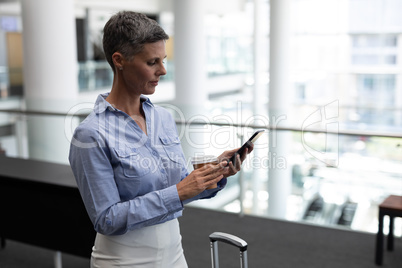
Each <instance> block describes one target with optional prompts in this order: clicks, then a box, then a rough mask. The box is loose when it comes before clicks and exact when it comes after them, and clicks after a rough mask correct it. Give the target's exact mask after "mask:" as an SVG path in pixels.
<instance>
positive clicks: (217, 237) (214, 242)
mask: <svg viewBox="0 0 402 268" xmlns="http://www.w3.org/2000/svg"><path fill="white" fill-rule="evenodd" d="M209 241H210V245H211V260H212V268H219V255H218V241H221V242H224V243H227V244H229V245H232V246H235V247H238V248H239V249H240V267H241V268H247V267H248V263H247V242H246V241H244V240H243V239H241V238H239V237H237V236H234V235H231V234H226V233H221V232H214V233H212V234H210V235H209Z"/></svg>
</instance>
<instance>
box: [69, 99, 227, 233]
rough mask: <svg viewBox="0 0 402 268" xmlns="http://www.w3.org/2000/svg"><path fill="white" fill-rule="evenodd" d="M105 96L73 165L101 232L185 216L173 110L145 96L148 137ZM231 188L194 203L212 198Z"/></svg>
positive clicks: (77, 138) (76, 146) (81, 129)
mask: <svg viewBox="0 0 402 268" xmlns="http://www.w3.org/2000/svg"><path fill="white" fill-rule="evenodd" d="M107 96H108V93H106V94H102V95H99V97H98V99H97V101H96V103H95V107H94V110H93V111H92V112H91V114H90V115H89V116H88V117H87V118H86V119H85V120H84V121H83V122H82V123H81V124H80V125H79V126H78V127H77V128H76V130H75V132H74V136H73V139H72V141H71V146H70V155H69V161H70V164H71V167H72V170H73V173H74V176H75V179H76V181H77V184H78V188H79V190H80V193H81V196H82V199H83V201H84V204H85V207H86V209H87V212H88V214H89V217H90V218H91V220H92V223H93V224H94V227H95V230H96V231H97V232H99V233H102V234H105V235H119V234H124V233H126V232H127V231H129V230H132V229H137V228H141V227H144V226H149V225H154V224H158V223H163V222H166V221H168V220H172V219H174V218H177V217H180V216H181V215H182V210H183V203H182V202H181V201H180V199H179V195H178V193H177V188H176V184H177V183H178V182H180V181H181V180H182V179H184V178H185V177H186V176H187V175H188V171H187V164H186V160H185V158H184V154H183V151H182V148H181V145H180V140H179V137H178V134H177V129H176V124H175V122H174V120H173V118H172V116H171V115H170V114H169V112H168V111H166V110H165V109H163V108H161V107H157V106H154V105H153V104H152V103H151V101H150V100H149V99H148V98H145V97H141V100H142V108H143V110H144V113H145V118H146V127H147V135H146V134H145V133H144V132H143V131H142V130H141V129H140V127H139V126H138V125H137V123H135V121H134V120H133V119H132V118H131V117H130V116H129V115H127V114H126V113H124V112H122V111H120V110H118V109H116V108H114V107H113V106H112V105H110V103H108V102H107V101H106V100H105V99H106V97H107ZM225 184H226V179H225V178H224V179H222V180H221V181H220V183H219V184H218V188H215V189H212V190H205V191H204V192H202V193H201V194H199V195H198V196H196V197H194V198H192V199H191V200H186V201H184V203H188V202H190V201H192V200H196V199H200V198H211V197H213V196H215V195H216V193H217V192H218V191H219V190H221V189H222V188H223V187H224V186H225Z"/></svg>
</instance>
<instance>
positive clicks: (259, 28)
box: [251, 0, 268, 215]
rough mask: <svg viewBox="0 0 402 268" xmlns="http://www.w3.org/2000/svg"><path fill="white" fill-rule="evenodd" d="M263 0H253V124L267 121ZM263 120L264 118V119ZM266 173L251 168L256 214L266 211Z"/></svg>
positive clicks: (261, 154)
mask: <svg viewBox="0 0 402 268" xmlns="http://www.w3.org/2000/svg"><path fill="white" fill-rule="evenodd" d="M264 2H265V1H264V0H254V23H253V24H254V25H253V27H254V31H253V35H254V36H253V38H254V40H253V41H254V45H253V48H254V51H253V63H254V64H253V69H254V70H253V71H254V88H253V114H254V118H255V119H256V122H255V124H263V125H268V122H267V123H266V124H265V123H264V122H262V121H261V118H266V119H267V120H266V121H268V117H267V110H266V108H265V106H264V105H265V103H264V97H265V96H266V94H267V85H266V84H264V79H263V78H264V71H266V70H264V61H266V60H267V59H265V58H264V57H261V55H264V50H265V49H267V48H266V47H264V46H263V44H264V42H263V41H264V38H265V36H264V33H265V31H264V29H265V27H268V26H267V25H264V24H265V23H266V24H268V20H267V19H265V18H266V16H267V14H264V13H263V12H264V11H265V10H266V9H265V8H264ZM264 121H265V120H264ZM264 156H266V149H265V150H262V149H260V150H258V148H257V146H256V150H254V158H257V159H264ZM266 177H267V174H266V169H264V168H259V167H255V168H253V176H252V182H251V187H252V192H253V207H252V212H253V214H254V215H257V214H262V212H264V213H266V211H264V209H265V208H263V209H260V207H259V198H258V196H259V194H258V193H259V191H262V190H265V189H263V187H262V184H263V180H264V179H266Z"/></svg>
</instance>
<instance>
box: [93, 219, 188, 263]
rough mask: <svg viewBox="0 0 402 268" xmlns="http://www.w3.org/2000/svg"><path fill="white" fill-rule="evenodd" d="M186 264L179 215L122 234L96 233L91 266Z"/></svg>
mask: <svg viewBox="0 0 402 268" xmlns="http://www.w3.org/2000/svg"><path fill="white" fill-rule="evenodd" d="M109 267H127V268H128V267H130V268H187V267H188V266H187V263H186V259H185V258H184V254H183V248H182V245H181V235H180V227H179V222H178V220H177V219H174V220H171V221H168V222H165V223H161V224H157V225H153V226H149V227H144V228H140V229H137V230H133V231H130V232H128V233H126V234H124V235H119V236H105V235H102V234H99V233H97V235H96V239H95V245H94V247H93V248H92V256H91V268H109Z"/></svg>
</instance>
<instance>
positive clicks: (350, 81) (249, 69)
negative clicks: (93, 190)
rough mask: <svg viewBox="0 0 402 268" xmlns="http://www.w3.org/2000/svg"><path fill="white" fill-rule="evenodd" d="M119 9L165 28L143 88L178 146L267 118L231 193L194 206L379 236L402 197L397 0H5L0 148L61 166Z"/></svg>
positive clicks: (235, 135) (104, 73) (194, 146)
mask: <svg viewBox="0 0 402 268" xmlns="http://www.w3.org/2000/svg"><path fill="white" fill-rule="evenodd" d="M123 9H124V10H132V11H137V12H143V13H145V14H147V15H148V16H149V17H151V18H153V19H155V20H157V21H158V22H159V23H160V25H161V26H162V27H163V28H164V29H165V31H166V32H167V33H168V34H169V36H170V39H169V40H168V41H167V46H166V47H167V59H166V62H165V66H166V68H167V71H168V74H167V75H166V76H165V77H163V79H162V81H161V82H160V83H159V86H158V88H157V92H156V93H155V94H154V95H153V96H149V97H150V99H151V100H152V101H153V102H154V103H155V104H158V105H160V106H163V107H165V108H167V109H168V110H169V111H171V112H172V114H173V115H174V116H175V118H176V120H177V127H178V131H179V135H180V138H181V140H182V146H183V149H184V152H185V154H186V157H187V158H189V157H191V156H192V155H194V154H215V155H218V154H220V153H221V152H222V151H223V150H227V149H231V148H235V147H238V146H240V145H241V144H242V142H244V141H245V140H246V139H247V138H248V137H249V136H250V135H251V134H252V133H253V131H255V130H256V129H265V130H266V135H264V136H262V137H261V138H260V139H259V140H258V141H257V142H256V144H255V150H254V152H253V153H252V154H251V155H250V156H249V157H248V159H247V161H246V162H245V163H244V168H243V169H242V172H240V173H238V174H237V175H236V176H235V177H234V178H231V179H230V180H229V182H228V185H227V189H225V190H224V191H222V192H220V193H219V195H218V196H217V197H216V198H214V199H212V200H205V201H197V202H194V203H193V204H191V206H196V207H202V208H206V209H213V210H221V211H228V212H233V213H239V214H247V215H255V216H259V217H272V218H280V219H286V220H289V221H297V222H304V223H309V224H318V225H325V226H330V227H333V228H345V229H351V230H358V231H363V232H371V233H375V232H377V229H378V204H379V203H381V202H382V200H383V199H384V198H385V197H386V196H388V195H389V194H397V195H402V135H401V133H402V16H400V10H402V1H398V0H282V1H280V0H272V1H267V0H232V1H229V0H217V1H210V0H208V1H205V0H202V1H201V0H197V1H196V0H188V1H183V0H169V1H163V0H136V1H134V0H132V1H129V0H127V1H124V0H117V1H105V0H97V1H92V0H74V1H73V0H64V1H54V0H35V1H29V0H21V1H17V0H14V1H13V0H9V1H5V0H0V154H2V155H5V156H7V157H20V158H31V159H37V160H43V161H49V162H56V163H63V164H68V159H67V156H68V148H69V143H70V140H71V135H72V132H73V130H74V128H75V127H76V126H77V125H78V124H79V122H80V121H81V120H83V118H84V117H85V115H86V114H88V113H89V112H90V110H91V108H92V107H93V104H94V102H95V99H96V96H97V95H98V94H100V93H104V92H108V91H109V90H110V88H111V84H112V79H113V75H112V71H111V69H110V67H109V65H108V63H107V62H106V61H105V58H104V55H103V50H102V29H103V26H104V24H105V23H106V21H107V20H108V19H109V18H110V16H111V15H112V14H114V13H115V12H116V11H118V10H123ZM0 168H1V167H0ZM189 169H190V170H191V167H189ZM395 225H396V228H395V235H396V236H401V231H402V221H401V219H400V218H396V219H395ZM385 226H388V224H387V223H385ZM398 226H399V228H398Z"/></svg>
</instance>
